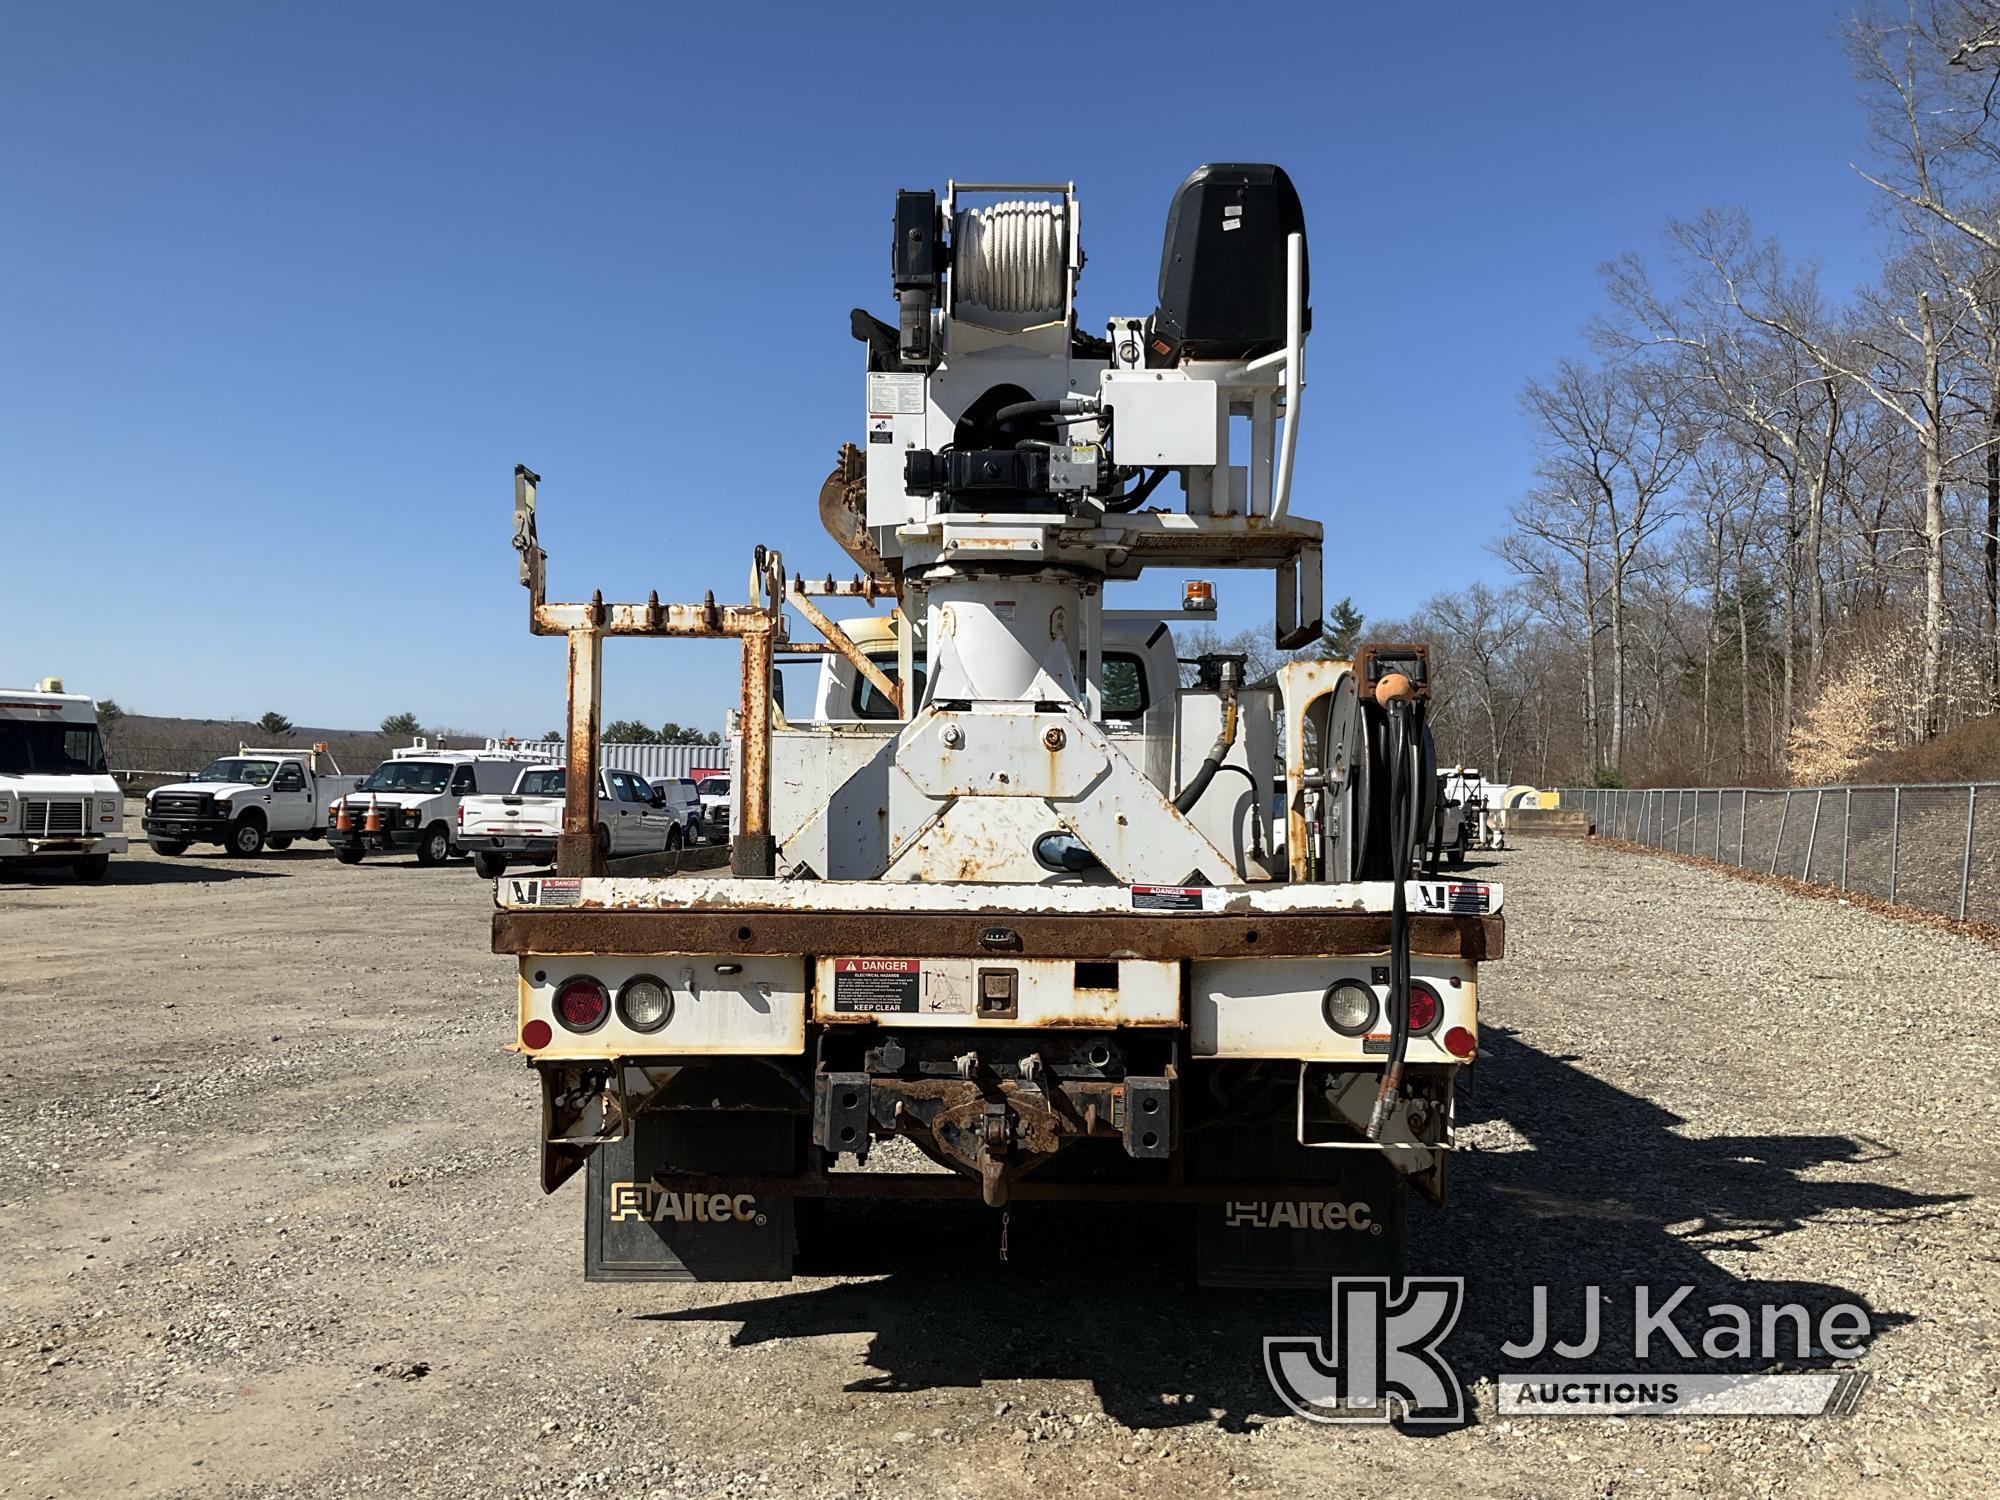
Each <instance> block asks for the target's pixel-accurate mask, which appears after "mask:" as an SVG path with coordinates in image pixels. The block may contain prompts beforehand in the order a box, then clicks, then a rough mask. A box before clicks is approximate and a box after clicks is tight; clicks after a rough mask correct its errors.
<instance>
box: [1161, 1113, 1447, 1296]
mask: <svg viewBox="0 0 2000 1500" xmlns="http://www.w3.org/2000/svg"><path fill="white" fill-rule="evenodd" d="M1204 1134H1214V1135H1224V1136H1226V1135H1229V1134H1231V1132H1229V1131H1227V1130H1221V1131H1216V1132H1212V1133H1211V1132H1204ZM1197 1139H1199V1137H1197ZM1311 1156H1312V1158H1313V1159H1312V1161H1311V1163H1310V1169H1309V1171H1305V1172H1300V1173H1299V1174H1298V1175H1299V1176H1300V1177H1301V1179H1302V1180H1301V1183H1300V1188H1301V1191H1300V1195H1299V1196H1298V1197H1297V1198H1286V1197H1282V1196H1278V1197H1269V1196H1260V1197H1258V1198H1256V1199H1246V1200H1242V1201H1236V1202H1222V1203H1199V1204H1196V1205H1195V1206H1194V1214H1195V1279H1196V1281H1197V1282H1198V1283H1199V1284H1200V1285H1202V1286H1205V1287H1251V1288H1260V1289H1313V1288H1317V1289H1319V1290H1321V1291H1324V1290H1325V1289H1326V1284H1327V1281H1328V1279H1329V1278H1330V1277H1334V1276H1396V1275H1400V1274H1401V1273H1402V1269H1403V1248H1404V1242H1405V1213H1406V1210H1407V1207H1408V1204H1409V1196H1410V1189H1409V1184H1408V1182H1407V1181H1406V1180H1405V1179H1404V1178H1403V1176H1402V1175H1401V1174H1400V1173H1398V1172H1397V1171H1396V1169H1395V1168H1394V1167H1392V1166H1390V1165H1389V1164H1388V1162H1386V1161H1385V1160H1383V1159H1382V1158H1381V1157H1380V1156H1378V1155H1376V1154H1375V1153H1373V1152H1367V1151H1316V1152H1313V1153H1311ZM1238 1159H1239V1160H1246V1161H1256V1160H1259V1159H1260V1158H1259V1157H1258V1156H1256V1155H1246V1156H1243V1157H1240V1158H1238ZM1216 1164H1217V1165H1220V1162H1218V1163H1216ZM1298 1164H1301V1165H1302V1163H1298ZM1194 1168H1195V1163H1194V1162H1192V1161H1191V1162H1190V1173H1191V1174H1192V1173H1193V1171H1194ZM1217 1175H1225V1174H1222V1173H1218V1174H1217ZM1308 1182H1309V1183H1310V1186H1308Z"/></svg>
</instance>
